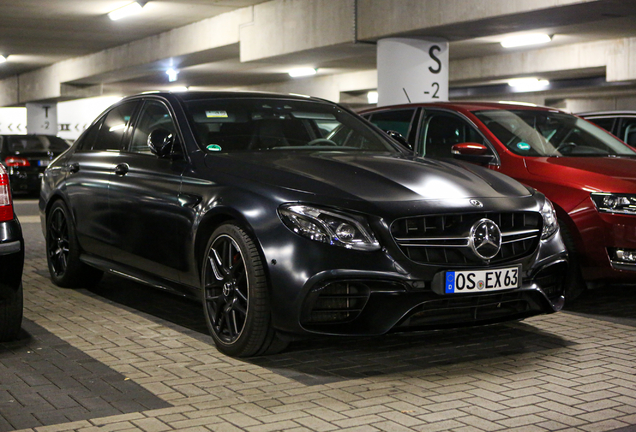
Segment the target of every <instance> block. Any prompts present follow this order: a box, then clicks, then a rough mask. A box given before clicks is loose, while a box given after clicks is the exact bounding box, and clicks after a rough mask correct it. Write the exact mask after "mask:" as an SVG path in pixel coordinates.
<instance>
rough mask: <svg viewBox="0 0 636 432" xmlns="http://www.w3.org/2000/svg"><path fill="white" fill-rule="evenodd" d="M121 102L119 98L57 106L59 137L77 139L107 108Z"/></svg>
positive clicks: (80, 101)
mask: <svg viewBox="0 0 636 432" xmlns="http://www.w3.org/2000/svg"><path fill="white" fill-rule="evenodd" d="M119 100H121V97H117V96H101V97H95V98H88V99H78V100H72V101H66V102H60V103H58V104H57V120H58V124H59V132H58V136H59V137H60V138H65V139H71V140H74V139H77V138H78V137H79V136H80V135H81V134H82V132H84V130H85V129H86V128H88V126H90V124H91V123H92V122H93V120H95V119H96V118H97V116H99V115H100V114H101V113H102V112H103V111H104V110H105V109H106V108H108V107H109V106H110V105H112V104H114V103H115V102H117V101H119Z"/></svg>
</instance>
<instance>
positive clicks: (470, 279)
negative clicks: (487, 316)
mask: <svg viewBox="0 0 636 432" xmlns="http://www.w3.org/2000/svg"><path fill="white" fill-rule="evenodd" d="M444 281H445V288H444V292H445V293H446V294H462V293H476V292H483V291H498V290H505V289H510V288H518V287H519V267H507V268H499V269H488V270H462V271H447V272H446V277H445V278H444Z"/></svg>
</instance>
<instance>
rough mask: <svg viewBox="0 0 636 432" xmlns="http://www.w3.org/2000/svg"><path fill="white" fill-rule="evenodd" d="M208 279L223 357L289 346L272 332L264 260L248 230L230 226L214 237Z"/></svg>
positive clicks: (210, 321)
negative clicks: (282, 342)
mask: <svg viewBox="0 0 636 432" xmlns="http://www.w3.org/2000/svg"><path fill="white" fill-rule="evenodd" d="M202 273H203V274H202V281H203V290H202V294H203V309H204V314H205V320H206V323H207V325H208V329H209V331H210V334H211V335H212V338H213V339H214V342H215V344H216V346H217V348H218V349H219V351H221V352H223V353H225V354H227V355H231V356H235V357H249V356H253V355H259V354H265V353H267V354H270V353H273V351H280V350H281V349H283V348H284V347H285V346H286V344H281V343H280V341H279V340H278V338H277V337H276V334H275V332H274V330H273V329H272V328H271V312H270V307H269V295H268V291H267V277H266V275H265V271H264V269H263V264H262V259H261V257H260V254H259V252H258V249H257V248H256V245H255V243H254V241H253V240H252V239H251V238H250V237H249V235H248V234H247V233H246V232H245V231H244V230H243V229H241V228H240V227H239V226H237V225H235V224H225V225H222V226H220V227H219V228H217V229H216V230H215V231H214V233H213V234H212V236H211V237H210V240H209V241H208V245H207V248H206V252H205V257H204V262H203V266H202Z"/></svg>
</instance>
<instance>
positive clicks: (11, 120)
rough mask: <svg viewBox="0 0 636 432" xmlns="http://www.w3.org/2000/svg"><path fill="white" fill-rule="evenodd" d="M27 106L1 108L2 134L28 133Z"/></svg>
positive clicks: (0, 131)
mask: <svg viewBox="0 0 636 432" xmlns="http://www.w3.org/2000/svg"><path fill="white" fill-rule="evenodd" d="M26 131H27V130H26V109H25V108H0V134H6V135H13V134H25V133H26Z"/></svg>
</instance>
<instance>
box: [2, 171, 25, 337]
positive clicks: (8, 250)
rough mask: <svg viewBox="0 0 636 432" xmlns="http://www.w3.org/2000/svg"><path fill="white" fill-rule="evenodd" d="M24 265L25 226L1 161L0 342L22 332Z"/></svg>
mask: <svg viewBox="0 0 636 432" xmlns="http://www.w3.org/2000/svg"><path fill="white" fill-rule="evenodd" d="M23 266H24V240H23V238H22V229H21V227H20V223H19V222H18V219H17V218H16V216H15V213H14V211H13V200H12V197H11V189H10V188H9V176H8V175H7V172H6V171H5V169H4V167H3V166H2V165H0V342H4V341H8V340H12V339H15V338H16V337H17V336H18V334H19V332H20V327H21V325H22V268H23Z"/></svg>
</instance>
